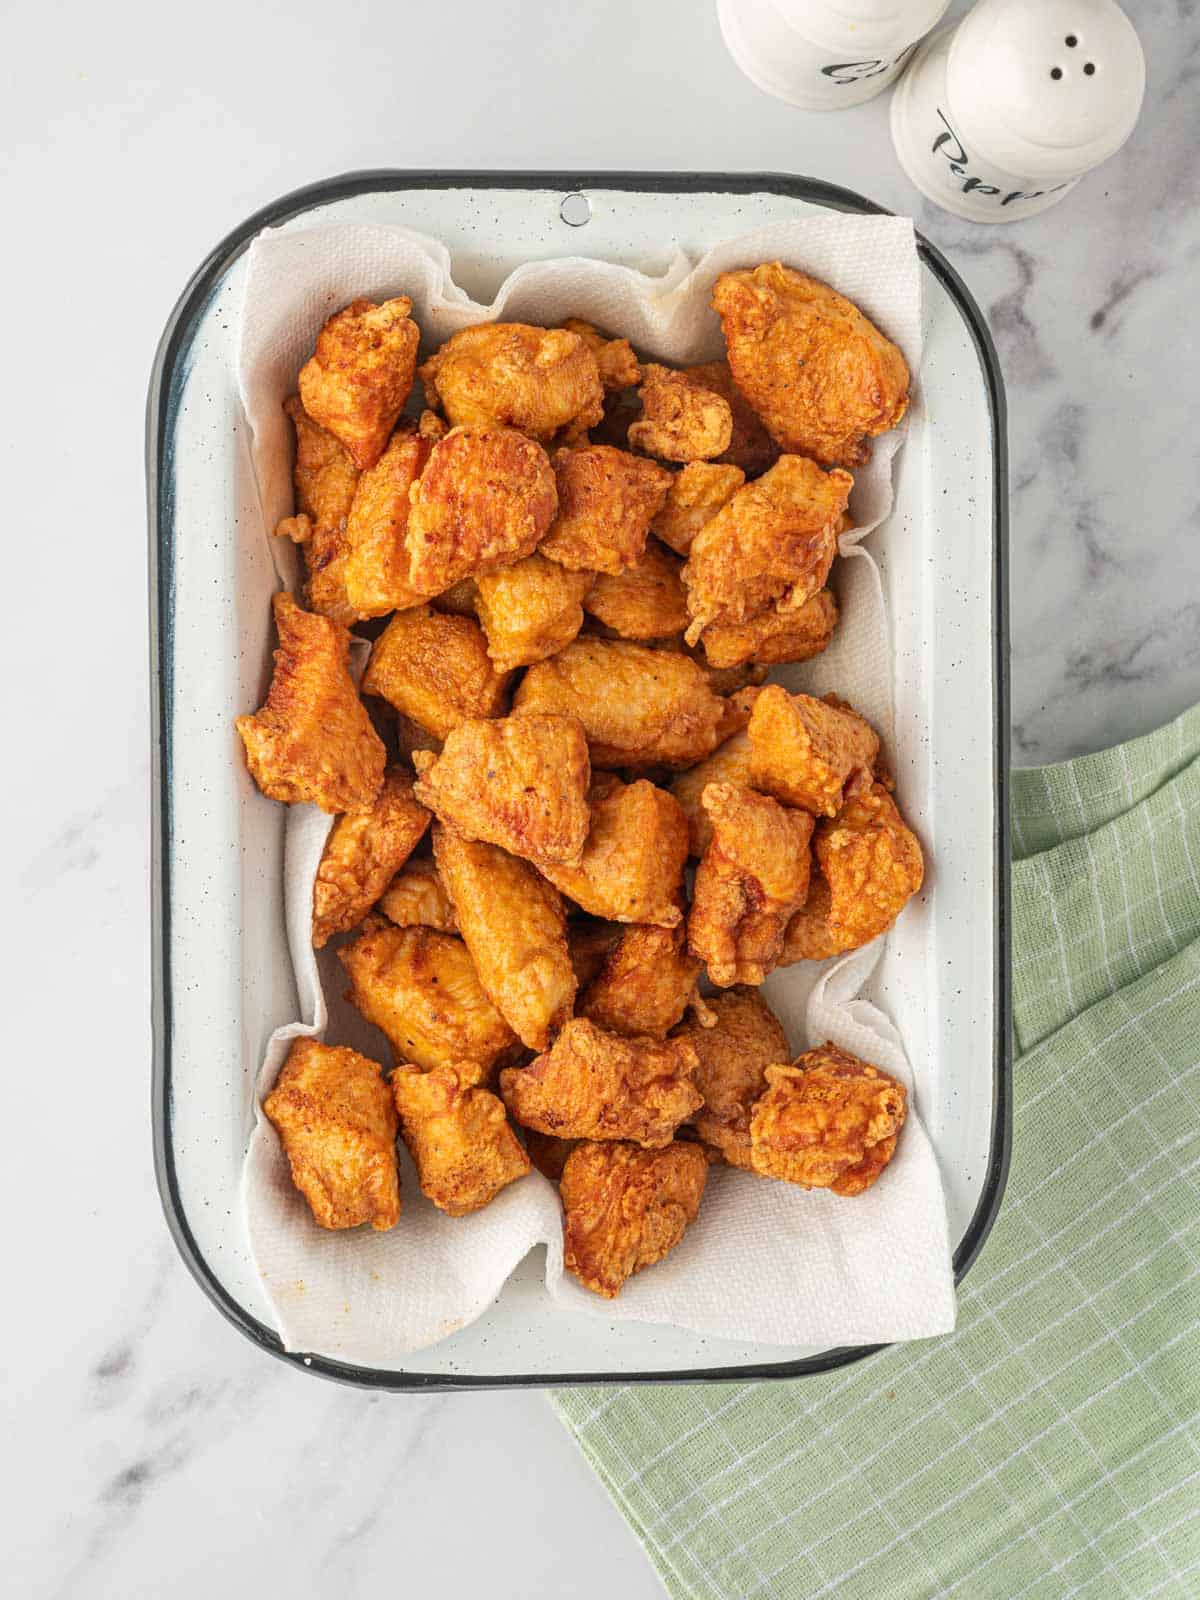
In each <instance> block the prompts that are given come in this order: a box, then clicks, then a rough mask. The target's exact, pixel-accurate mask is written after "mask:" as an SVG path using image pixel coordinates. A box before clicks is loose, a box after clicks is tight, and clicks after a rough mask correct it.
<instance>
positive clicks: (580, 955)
mask: <svg viewBox="0 0 1200 1600" xmlns="http://www.w3.org/2000/svg"><path fill="white" fill-rule="evenodd" d="M623 931H624V930H623V929H622V927H621V924H620V923H619V922H601V921H600V920H599V919H597V918H595V917H576V918H575V919H574V921H572V922H570V923H568V924H567V948H568V950H569V951H570V952H571V965H572V967H574V969H575V983H576V987H577V988H578V989H579V991H580V992H581V993H582V991H583V990H584V989H586V988H587V986H588V984H589V983H591V981H592V979H593V978H594V977H595V976H596V974H597V973H598V972H599V971H600V968H601V967H602V966H603V965H604V962H605V959H606V957H607V955H608V952H609V951H610V950H611V949H612V947H613V945H615V944H616V942H617V940H618V939H619V938H620V937H621V934H622V932H623Z"/></svg>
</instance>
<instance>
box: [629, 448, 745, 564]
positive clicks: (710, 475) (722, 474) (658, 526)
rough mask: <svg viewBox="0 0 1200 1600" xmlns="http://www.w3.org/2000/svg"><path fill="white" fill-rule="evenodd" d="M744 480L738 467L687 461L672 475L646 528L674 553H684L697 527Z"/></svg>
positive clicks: (703, 522) (728, 499)
mask: <svg viewBox="0 0 1200 1600" xmlns="http://www.w3.org/2000/svg"><path fill="white" fill-rule="evenodd" d="M745 481H746V474H745V473H744V472H743V471H742V470H741V468H740V467H723V466H718V465H717V463H716V462H714V461H691V462H689V463H688V465H687V466H686V467H684V468H683V470H682V472H677V473H676V474H675V476H674V478H672V480H671V487H670V488H669V489H668V490H667V498H666V499H665V500H664V501H663V508H662V510H661V511H660V512H659V513H658V515H657V516H656V517H655V519H654V521H653V522H652V523H651V524H650V532H651V533H652V534H654V536H655V538H657V539H661V540H662V542H663V544H665V545H668V546H669V547H670V548H671V549H672V550H674V552H675V554H676V555H679V556H686V555H687V553H688V552H689V551H690V550H691V548H692V543H693V541H694V540H695V537H696V535H697V534H698V533H699V532H700V529H701V528H702V527H703V526H704V524H705V523H706V522H711V521H712V519H713V518H714V517H715V516H716V514H717V512H718V511H720V510H721V508H722V506H726V505H728V504H729V502H730V501H731V500H732V499H733V497H734V495H735V494H736V493H737V492H738V490H739V489H740V488H741V487H742V485H743V484H744V483H745Z"/></svg>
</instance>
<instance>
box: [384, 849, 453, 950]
mask: <svg viewBox="0 0 1200 1600" xmlns="http://www.w3.org/2000/svg"><path fill="white" fill-rule="evenodd" d="M379 909H380V911H382V912H383V914H384V916H385V917H386V918H387V919H388V921H389V922H394V923H395V924H396V926H397V927H398V928H437V929H438V930H439V931H440V932H441V933H457V932H458V918H457V917H456V916H455V914H454V903H453V901H452V900H451V899H450V896H449V895H448V894H447V893H446V885H445V884H444V883H443V882H442V880H441V878H440V877H439V876H438V869H437V863H436V862H434V861H432V860H431V859H430V858H429V857H428V856H419V857H417V859H416V860H413V861H410V862H409V863H408V864H407V865H406V866H405V868H404V870H403V871H402V872H398V873H397V874H396V876H395V877H394V878H393V879H392V881H391V883H390V884H389V885H388V887H387V890H386V891H385V893H384V895H383V898H382V899H381V900H380V902H379Z"/></svg>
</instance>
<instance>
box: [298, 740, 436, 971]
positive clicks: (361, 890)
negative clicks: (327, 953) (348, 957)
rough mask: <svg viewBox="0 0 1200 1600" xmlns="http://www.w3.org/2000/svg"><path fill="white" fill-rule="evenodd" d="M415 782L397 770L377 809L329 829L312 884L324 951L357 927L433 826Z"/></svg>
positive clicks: (388, 777)
mask: <svg viewBox="0 0 1200 1600" xmlns="http://www.w3.org/2000/svg"><path fill="white" fill-rule="evenodd" d="M429 822H430V816H429V812H428V811H426V809H425V807H424V806H422V805H418V804H417V802H416V801H415V800H414V799H413V780H412V778H411V777H410V776H409V774H408V773H407V772H402V771H401V770H400V768H398V767H393V768H392V769H391V771H390V772H388V773H386V774H385V776H384V780H383V788H382V789H380V791H379V795H378V797H377V798H376V800H375V802H374V804H373V805H370V806H367V807H366V808H365V809H364V810H361V811H347V812H345V813H343V815H342V816H340V817H339V818H338V819H337V821H336V822H335V823H334V825H333V827H332V828H331V829H330V831H329V838H328V839H327V840H326V841H325V850H324V852H323V854H322V856H321V861H320V865H319V866H318V867H317V876H316V881H315V882H314V884H313V920H312V942H313V948H314V949H315V950H320V949H321V947H322V946H323V945H325V944H326V943H328V941H329V940H330V939H331V938H332V936H333V935H334V934H335V933H345V932H346V931H347V929H349V928H353V927H355V926H356V925H357V924H358V923H359V922H361V921H362V919H363V917H365V916H366V914H367V912H368V911H370V909H371V907H372V906H373V905H374V904H375V902H376V901H377V900H378V899H379V897H380V896H381V895H382V894H383V892H384V890H385V889H386V888H387V886H388V884H389V883H390V882H391V881H392V879H393V878H394V877H395V875H396V874H397V873H398V872H399V871H400V868H401V867H402V866H403V865H404V863H405V862H406V861H407V860H408V858H409V856H410V855H411V854H412V853H413V851H414V850H415V849H416V847H417V845H418V843H419V842H420V839H421V836H422V834H423V833H424V832H425V829H426V828H427V827H428V826H429Z"/></svg>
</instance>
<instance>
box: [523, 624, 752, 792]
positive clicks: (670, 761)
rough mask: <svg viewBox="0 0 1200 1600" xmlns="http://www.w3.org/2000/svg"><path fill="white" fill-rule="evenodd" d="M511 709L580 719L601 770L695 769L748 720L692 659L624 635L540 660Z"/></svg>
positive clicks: (580, 643)
mask: <svg viewBox="0 0 1200 1600" xmlns="http://www.w3.org/2000/svg"><path fill="white" fill-rule="evenodd" d="M513 710H514V711H515V712H519V713H520V714H521V715H522V716H526V715H528V714H529V713H530V712H535V711H536V712H555V713H558V714H559V715H569V716H573V717H577V718H578V719H579V721H580V722H581V723H582V724H583V728H584V732H585V733H586V735H587V741H588V748H589V750H590V752H591V759H592V762H593V764H594V765H595V766H597V767H648V766H664V767H690V766H691V765H692V764H693V763H694V762H696V761H700V760H701V759H702V758H703V757H704V756H707V755H710V754H711V753H712V751H713V750H715V749H716V747H717V745H718V744H719V743H720V742H721V740H722V739H723V738H724V737H726V735H727V734H728V733H730V732H732V731H733V729H732V727H731V726H730V720H731V718H732V719H733V721H734V722H738V721H739V720H741V721H744V719H743V718H740V714H739V713H738V712H737V710H736V708H733V707H731V705H730V702H729V701H727V700H723V699H722V698H721V696H720V695H716V694H714V693H713V692H712V690H711V689H710V688H709V686H708V683H707V681H706V679H705V676H704V673H703V671H702V670H701V669H700V668H699V667H698V666H697V665H696V663H695V662H694V661H692V660H690V659H689V658H688V657H687V656H685V655H679V654H677V653H675V652H674V651H668V650H651V649H649V648H647V647H646V646H645V645H638V644H628V643H626V642H625V641H624V640H622V639H596V638H579V639H576V640H575V641H574V643H572V644H569V645H567V647H566V649H565V650H561V651H560V652H559V653H558V655H556V656H554V657H553V658H552V659H551V660H549V661H538V662H536V663H535V664H534V665H533V666H531V667H530V669H529V671H528V672H527V673H526V674H525V676H524V678H523V679H522V680H521V683H520V686H519V687H518V689H517V692H516V694H515V696H514V697H513Z"/></svg>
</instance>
